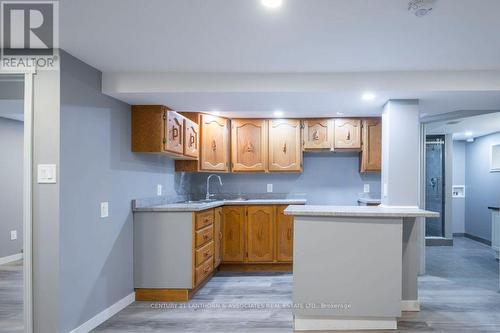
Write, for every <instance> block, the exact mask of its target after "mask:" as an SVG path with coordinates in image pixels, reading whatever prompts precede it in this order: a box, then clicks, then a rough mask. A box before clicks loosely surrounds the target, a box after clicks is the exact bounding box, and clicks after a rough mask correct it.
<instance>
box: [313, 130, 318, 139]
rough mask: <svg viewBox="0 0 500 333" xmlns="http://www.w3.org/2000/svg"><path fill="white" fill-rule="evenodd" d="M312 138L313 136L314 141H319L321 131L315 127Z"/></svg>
mask: <svg viewBox="0 0 500 333" xmlns="http://www.w3.org/2000/svg"><path fill="white" fill-rule="evenodd" d="M312 138H313V141H318V140H319V132H318V130H317V129H315V130H314V131H313V135H312Z"/></svg>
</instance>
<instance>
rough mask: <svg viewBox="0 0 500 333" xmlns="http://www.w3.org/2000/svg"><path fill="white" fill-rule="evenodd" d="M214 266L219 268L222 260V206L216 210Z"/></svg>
mask: <svg viewBox="0 0 500 333" xmlns="http://www.w3.org/2000/svg"><path fill="white" fill-rule="evenodd" d="M214 212H215V216H214V267H215V268H217V267H218V266H219V265H220V263H221V262H222V251H221V250H222V247H221V245H222V207H217V208H215V210H214Z"/></svg>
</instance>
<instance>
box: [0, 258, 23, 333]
mask: <svg viewBox="0 0 500 333" xmlns="http://www.w3.org/2000/svg"><path fill="white" fill-rule="evenodd" d="M23 329H24V325H23V261H22V260H18V261H15V262H12V263H8V264H4V265H0V333H17V332H19V333H21V332H23Z"/></svg>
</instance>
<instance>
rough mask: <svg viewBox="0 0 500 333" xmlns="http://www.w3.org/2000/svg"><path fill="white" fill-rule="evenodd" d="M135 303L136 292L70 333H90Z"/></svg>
mask: <svg viewBox="0 0 500 333" xmlns="http://www.w3.org/2000/svg"><path fill="white" fill-rule="evenodd" d="M134 302H135V292H133V293H131V294H129V295H127V296H125V297H124V298H122V299H121V300H119V301H118V302H116V303H115V304H113V305H111V306H110V307H108V308H106V309H104V310H102V311H101V312H99V313H98V314H96V315H95V316H94V317H92V318H90V319H89V320H87V321H86V322H84V323H83V324H81V325H80V326H78V327H77V328H75V329H74V330H72V331H71V332H70V333H88V332H90V331H91V330H93V329H94V328H96V327H97V326H99V325H101V324H102V323H104V322H105V321H106V320H108V319H109V318H111V317H113V316H114V315H115V314H117V313H118V312H120V311H121V310H123V309H125V308H126V307H127V306H129V305H130V304H132V303H134Z"/></svg>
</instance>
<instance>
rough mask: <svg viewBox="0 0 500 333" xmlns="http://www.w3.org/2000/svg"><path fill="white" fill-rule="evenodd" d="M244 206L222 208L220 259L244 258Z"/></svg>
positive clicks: (237, 260)
mask: <svg viewBox="0 0 500 333" xmlns="http://www.w3.org/2000/svg"><path fill="white" fill-rule="evenodd" d="M245 234H246V233H245V206H224V207H223V208H222V261H224V262H243V260H244V259H245Z"/></svg>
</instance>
